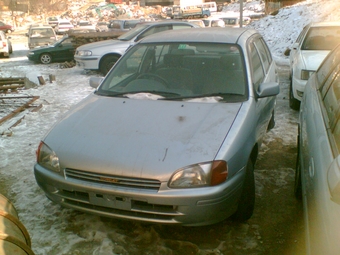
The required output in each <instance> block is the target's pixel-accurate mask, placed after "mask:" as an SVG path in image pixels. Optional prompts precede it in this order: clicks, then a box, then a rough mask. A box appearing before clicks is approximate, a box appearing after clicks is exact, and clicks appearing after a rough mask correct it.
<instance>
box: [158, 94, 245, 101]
mask: <svg viewBox="0 0 340 255" xmlns="http://www.w3.org/2000/svg"><path fill="white" fill-rule="evenodd" d="M205 97H222V98H223V99H225V98H227V97H228V98H230V97H244V95H240V94H236V93H220V92H219V93H211V94H200V95H191V96H179V97H167V98H161V99H159V100H184V99H185V100H187V99H195V98H205Z"/></svg>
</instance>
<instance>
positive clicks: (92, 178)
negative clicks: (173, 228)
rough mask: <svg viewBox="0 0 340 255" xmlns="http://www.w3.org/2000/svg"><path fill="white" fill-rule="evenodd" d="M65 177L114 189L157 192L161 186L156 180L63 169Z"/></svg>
mask: <svg viewBox="0 0 340 255" xmlns="http://www.w3.org/2000/svg"><path fill="white" fill-rule="evenodd" d="M65 177H66V179H74V180H80V181H85V182H90V183H95V184H100V185H103V184H107V185H111V186H114V187H123V188H135V189H143V190H153V191H158V190H159V188H160V185H161V182H160V181H158V180H152V179H141V178H131V177H122V176H114V175H108V174H100V173H93V172H86V171H80V170H75V169H65Z"/></svg>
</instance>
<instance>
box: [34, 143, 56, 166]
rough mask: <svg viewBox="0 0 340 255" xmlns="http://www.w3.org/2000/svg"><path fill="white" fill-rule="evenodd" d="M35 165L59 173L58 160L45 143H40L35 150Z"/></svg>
mask: <svg viewBox="0 0 340 255" xmlns="http://www.w3.org/2000/svg"><path fill="white" fill-rule="evenodd" d="M37 163H38V164H39V165H41V166H43V167H46V168H47V169H49V170H52V171H55V172H60V166H59V158H58V157H57V155H56V154H55V152H54V151H53V150H51V149H50V147H48V146H47V145H46V144H45V143H43V142H40V144H39V147H38V150H37Z"/></svg>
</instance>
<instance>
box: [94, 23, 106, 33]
mask: <svg viewBox="0 0 340 255" xmlns="http://www.w3.org/2000/svg"><path fill="white" fill-rule="evenodd" d="M108 26H109V22H106V21H98V22H97V24H96V30H97V32H107V31H109V27H108Z"/></svg>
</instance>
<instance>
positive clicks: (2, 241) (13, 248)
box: [0, 194, 34, 255]
mask: <svg viewBox="0 0 340 255" xmlns="http://www.w3.org/2000/svg"><path fill="white" fill-rule="evenodd" d="M0 255H34V252H33V251H32V250H31V238H30V236H29V233H28V232H27V230H26V228H25V226H24V225H23V224H22V223H21V222H20V220H19V217H18V213H17V211H16V209H15V207H14V206H13V204H12V203H11V202H10V201H9V200H8V199H7V198H6V197H5V196H3V195H1V194H0Z"/></svg>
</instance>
